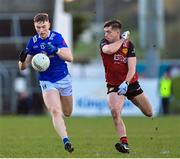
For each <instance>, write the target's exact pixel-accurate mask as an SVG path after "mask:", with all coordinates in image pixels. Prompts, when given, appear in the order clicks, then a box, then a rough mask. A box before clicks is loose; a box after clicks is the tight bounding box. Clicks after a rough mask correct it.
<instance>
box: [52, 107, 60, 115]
mask: <svg viewBox="0 0 180 159" xmlns="http://www.w3.org/2000/svg"><path fill="white" fill-rule="evenodd" d="M49 111H50V112H51V114H52V115H53V116H58V115H59V114H61V111H60V109H58V108H57V107H53V108H50V109H49Z"/></svg>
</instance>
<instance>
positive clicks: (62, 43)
mask: <svg viewBox="0 0 180 159" xmlns="http://www.w3.org/2000/svg"><path fill="white" fill-rule="evenodd" d="M56 44H57V47H58V48H63V47H66V48H67V47H68V46H67V44H66V42H65V40H64V38H63V37H62V35H61V34H59V35H58V36H57V37H56Z"/></svg>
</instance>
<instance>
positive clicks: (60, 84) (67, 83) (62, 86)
mask: <svg viewBox="0 0 180 159" xmlns="http://www.w3.org/2000/svg"><path fill="white" fill-rule="evenodd" d="M39 83H40V86H41V91H42V92H44V91H48V90H52V89H54V90H58V91H59V94H60V95H61V96H71V95H72V79H71V75H70V74H68V75H67V76H66V77H64V78H63V79H61V80H59V81H56V82H50V81H39Z"/></svg>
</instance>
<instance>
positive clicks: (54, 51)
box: [44, 44, 58, 53]
mask: <svg viewBox="0 0 180 159" xmlns="http://www.w3.org/2000/svg"><path fill="white" fill-rule="evenodd" d="M44 46H45V48H46V49H48V50H49V51H50V53H57V51H58V48H57V47H56V46H54V45H52V44H45V45H44Z"/></svg>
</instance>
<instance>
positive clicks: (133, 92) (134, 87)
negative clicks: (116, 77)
mask: <svg viewBox="0 0 180 159" xmlns="http://www.w3.org/2000/svg"><path fill="white" fill-rule="evenodd" d="M118 87H119V85H118V86H112V85H110V84H107V94H109V93H111V92H117V91H118ZM141 93H143V90H142V89H141V86H140V85H139V82H138V81H136V82H134V83H130V84H129V86H128V91H127V92H126V94H125V96H126V97H127V98H128V99H130V100H131V99H133V98H134V97H135V96H137V95H139V94H141Z"/></svg>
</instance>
